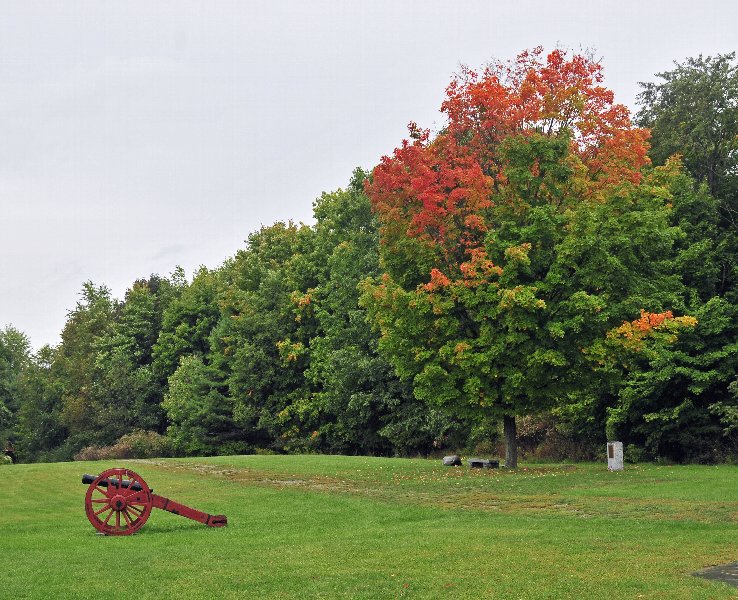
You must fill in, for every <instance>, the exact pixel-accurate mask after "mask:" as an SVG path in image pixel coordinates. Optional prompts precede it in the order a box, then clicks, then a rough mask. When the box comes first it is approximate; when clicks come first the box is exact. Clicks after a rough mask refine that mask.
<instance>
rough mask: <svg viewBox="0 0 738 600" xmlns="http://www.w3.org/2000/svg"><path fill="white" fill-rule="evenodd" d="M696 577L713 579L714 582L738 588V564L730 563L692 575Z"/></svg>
mask: <svg viewBox="0 0 738 600" xmlns="http://www.w3.org/2000/svg"><path fill="white" fill-rule="evenodd" d="M692 575H694V576H695V577H704V578H705V579H711V580H712V581H721V582H723V583H727V584H728V585H732V586H734V587H738V563H729V564H727V565H719V566H717V567H710V568H709V569H703V570H702V571H697V572H696V573H692Z"/></svg>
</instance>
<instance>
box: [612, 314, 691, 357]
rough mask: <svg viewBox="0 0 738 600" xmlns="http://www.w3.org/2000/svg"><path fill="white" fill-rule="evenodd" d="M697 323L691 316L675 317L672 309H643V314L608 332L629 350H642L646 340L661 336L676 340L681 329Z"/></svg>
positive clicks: (671, 340) (668, 340)
mask: <svg viewBox="0 0 738 600" xmlns="http://www.w3.org/2000/svg"><path fill="white" fill-rule="evenodd" d="M696 325H697V319H695V318H694V317H690V316H684V317H675V316H674V315H673V313H672V312H671V311H670V310H667V311H666V312H662V313H651V312H647V311H645V310H643V309H641V316H640V317H639V318H638V319H636V320H634V321H625V322H624V323H623V324H622V325H620V326H619V327H616V328H615V329H613V330H611V331H610V332H608V334H607V337H608V339H610V340H611V341H619V343H620V345H622V346H623V347H624V348H626V349H628V350H632V351H635V352H640V351H641V350H643V348H644V340H645V339H646V338H649V337H654V336H661V337H662V338H663V340H664V341H665V342H667V343H673V342H674V341H676V338H677V333H678V331H679V330H681V329H691V328H693V327H695V326H696Z"/></svg>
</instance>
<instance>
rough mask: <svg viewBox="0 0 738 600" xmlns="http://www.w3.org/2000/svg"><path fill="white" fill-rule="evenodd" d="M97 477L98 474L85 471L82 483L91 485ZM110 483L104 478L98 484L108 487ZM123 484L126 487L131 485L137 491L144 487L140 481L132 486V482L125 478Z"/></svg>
mask: <svg viewBox="0 0 738 600" xmlns="http://www.w3.org/2000/svg"><path fill="white" fill-rule="evenodd" d="M95 479H97V475H90V474H88V473H85V474H84V475H82V483H84V484H87V485H90V484H91V483H92V482H93V481H95ZM108 483H109V482H108V480H107V479H103V480H102V481H100V482H99V483H98V485H99V486H100V487H104V488H106V487H108ZM121 485H122V486H123V487H124V488H127V487H130V488H131V489H132V490H135V491H137V492H140V491H141V490H142V489H143V488H142V487H141V484H140V483H134V484H133V486H131V482H130V481H128V480H127V479H124V480H123V483H122V484H121Z"/></svg>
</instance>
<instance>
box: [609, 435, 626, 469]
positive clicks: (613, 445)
mask: <svg viewBox="0 0 738 600" xmlns="http://www.w3.org/2000/svg"><path fill="white" fill-rule="evenodd" d="M607 470H608V471H622V470H623V442H608V443H607Z"/></svg>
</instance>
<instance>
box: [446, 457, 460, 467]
mask: <svg viewBox="0 0 738 600" xmlns="http://www.w3.org/2000/svg"><path fill="white" fill-rule="evenodd" d="M443 464H444V465H446V466H447V467H459V466H461V457H460V456H456V454H453V455H451V456H444V457H443Z"/></svg>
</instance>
